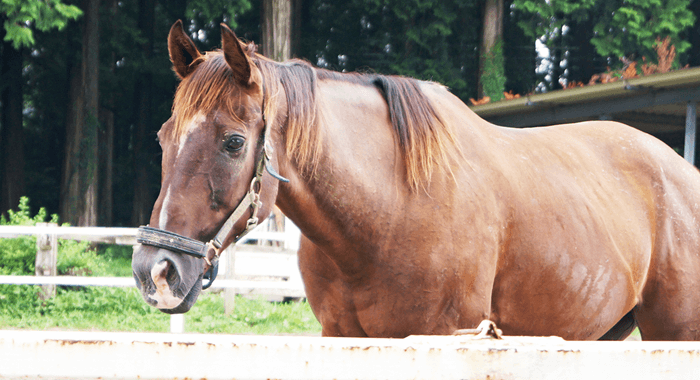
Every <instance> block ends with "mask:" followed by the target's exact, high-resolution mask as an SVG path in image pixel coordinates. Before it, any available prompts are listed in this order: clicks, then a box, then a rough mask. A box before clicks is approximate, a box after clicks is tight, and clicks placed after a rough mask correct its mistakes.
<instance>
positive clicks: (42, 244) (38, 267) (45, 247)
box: [34, 223, 58, 300]
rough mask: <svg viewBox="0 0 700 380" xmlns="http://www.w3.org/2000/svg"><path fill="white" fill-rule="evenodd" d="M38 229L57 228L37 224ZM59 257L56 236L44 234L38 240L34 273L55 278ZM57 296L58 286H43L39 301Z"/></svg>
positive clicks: (47, 224) (50, 225) (52, 225)
mask: <svg viewBox="0 0 700 380" xmlns="http://www.w3.org/2000/svg"><path fill="white" fill-rule="evenodd" d="M36 225H37V227H56V226H57V224H56V223H37V224H36ZM57 257H58V238H57V237H56V234H43V235H39V236H37V239H36V261H35V264H34V272H35V274H36V275H37V276H55V275H56V262H57ZM55 295H56V285H41V292H39V299H41V300H46V299H49V298H51V297H53V296H55Z"/></svg>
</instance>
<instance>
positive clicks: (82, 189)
mask: <svg viewBox="0 0 700 380" xmlns="http://www.w3.org/2000/svg"><path fill="white" fill-rule="evenodd" d="M99 5H100V4H99V0H86V1H85V3H84V6H83V10H84V15H83V31H82V35H83V46H82V60H81V62H80V64H79V65H76V66H74V67H73V69H72V70H71V74H70V75H71V80H70V90H69V96H70V98H71V102H70V103H69V107H70V108H69V110H68V112H67V123H66V156H65V159H64V167H63V180H62V189H61V217H62V219H63V221H66V222H68V223H71V224H73V225H78V226H95V225H97V206H98V198H97V195H98V181H99V176H98V158H97V146H98V141H97V139H98V129H99V121H98V116H99V91H98V88H99V84H98V83H99V17H100V14H99Z"/></svg>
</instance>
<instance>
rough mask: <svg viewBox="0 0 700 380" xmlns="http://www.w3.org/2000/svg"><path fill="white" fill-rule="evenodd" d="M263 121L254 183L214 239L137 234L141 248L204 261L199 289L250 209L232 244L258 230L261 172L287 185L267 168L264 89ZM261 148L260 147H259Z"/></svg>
mask: <svg viewBox="0 0 700 380" xmlns="http://www.w3.org/2000/svg"><path fill="white" fill-rule="evenodd" d="M262 120H263V130H262V133H261V136H260V138H259V139H258V147H259V149H258V150H259V151H260V153H259V157H258V158H257V162H256V165H255V173H254V175H253V179H252V181H251V182H250V190H248V193H246V195H245V196H244V197H243V199H241V201H240V203H238V206H236V208H235V209H234V210H233V212H232V213H231V215H230V216H229V217H228V219H227V220H226V222H225V223H224V225H223V226H222V227H221V229H220V230H219V232H218V233H217V234H216V236H215V237H214V238H213V239H211V240H210V241H209V242H207V243H203V242H201V241H199V240H195V239H192V238H189V237H187V236H182V235H180V234H176V233H174V232H170V231H166V230H161V229H160V228H154V227H149V226H141V227H139V229H138V231H137V232H136V241H137V242H138V243H140V244H143V245H150V246H153V247H158V248H163V249H167V250H170V251H173V252H178V253H184V254H186V255H190V256H194V257H197V258H200V259H204V261H205V262H206V264H207V265H208V266H209V268H208V270H206V271H205V273H204V276H203V278H204V279H206V280H208V282H206V283H203V284H202V289H207V288H209V287H210V286H211V284H212V283H213V282H214V279H216V275H217V274H218V272H219V260H218V259H219V256H221V246H222V245H223V243H224V239H226V237H227V236H228V234H229V233H230V232H231V230H232V229H233V226H234V224H236V222H237V221H238V220H239V219H240V218H241V217H242V216H243V214H245V212H246V211H248V210H249V209H250V211H251V215H250V218H248V221H247V223H246V227H245V229H244V230H243V231H242V232H241V233H240V234H238V235H237V236H236V238H235V239H234V241H233V244H236V242H238V241H239V240H241V239H242V238H243V236H245V235H246V234H248V232H250V231H251V230H252V229H254V228H255V227H257V225H258V223H259V222H260V221H259V220H258V209H259V208H260V207H261V206H262V202H261V201H260V190H261V189H262V176H263V172H264V171H265V170H267V172H268V173H270V175H271V176H272V177H274V178H275V179H277V180H279V181H281V182H289V180H288V179H286V178H284V177H282V176H281V175H279V174H278V173H277V172H276V171H275V169H274V168H273V167H272V165H271V164H270V156H269V153H270V152H271V151H272V147H271V146H270V145H269V143H268V141H269V140H268V137H269V133H270V130H269V129H268V127H267V119H266V117H265V88H264V86H263V102H262ZM261 145H262V146H261Z"/></svg>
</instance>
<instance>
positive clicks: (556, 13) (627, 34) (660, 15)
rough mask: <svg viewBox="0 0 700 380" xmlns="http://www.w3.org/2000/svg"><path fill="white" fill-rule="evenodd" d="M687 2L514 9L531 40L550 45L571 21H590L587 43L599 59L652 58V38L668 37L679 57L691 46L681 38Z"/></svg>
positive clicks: (619, 1) (522, 1)
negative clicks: (526, 15) (591, 23)
mask: <svg viewBox="0 0 700 380" xmlns="http://www.w3.org/2000/svg"><path fill="white" fill-rule="evenodd" d="M690 1H691V0H613V1H607V0H605V1H604V0H582V1H579V0H513V9H514V10H516V11H518V12H522V13H524V14H528V15H529V16H530V17H527V18H526V19H525V20H522V21H520V22H519V25H520V27H521V28H522V29H523V30H524V31H525V33H527V34H528V35H530V36H531V37H534V38H538V37H540V36H545V42H548V41H554V39H553V38H551V37H552V36H555V35H557V34H559V33H561V31H562V30H563V27H564V26H565V25H567V24H568V23H570V22H572V21H583V20H587V19H589V18H590V19H592V20H593V25H594V26H593V32H594V35H593V37H592V39H591V43H592V44H593V45H594V46H595V48H596V52H597V53H598V54H600V55H601V56H604V57H614V58H615V60H614V61H616V60H617V58H619V57H623V56H626V57H630V56H636V58H641V57H646V58H647V59H649V58H652V57H655V54H654V43H655V42H656V39H657V38H661V39H663V38H665V37H666V36H670V37H671V43H672V44H673V45H675V46H676V51H678V52H679V53H682V52H684V51H686V50H687V49H689V48H690V43H689V42H687V41H685V40H683V39H682V37H681V36H682V33H683V32H684V31H685V30H686V29H688V28H690V27H692V26H693V25H694V23H695V16H694V15H693V13H692V11H691V10H690V9H689V4H690Z"/></svg>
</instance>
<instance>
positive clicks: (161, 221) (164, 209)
mask: <svg viewBox="0 0 700 380" xmlns="http://www.w3.org/2000/svg"><path fill="white" fill-rule="evenodd" d="M169 204H170V185H168V190H166V191H165V199H163V204H162V205H161V206H160V216H159V217H158V228H161V229H163V228H165V224H166V223H168V205H169Z"/></svg>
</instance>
